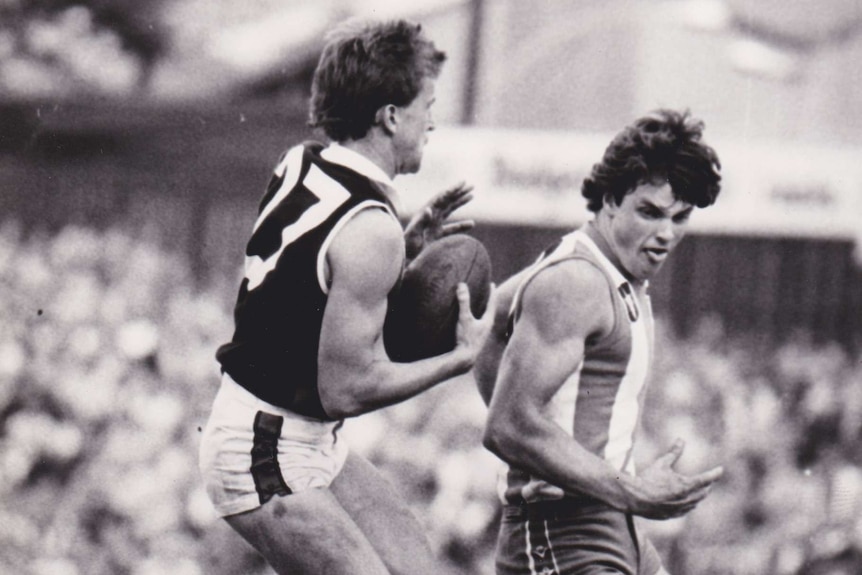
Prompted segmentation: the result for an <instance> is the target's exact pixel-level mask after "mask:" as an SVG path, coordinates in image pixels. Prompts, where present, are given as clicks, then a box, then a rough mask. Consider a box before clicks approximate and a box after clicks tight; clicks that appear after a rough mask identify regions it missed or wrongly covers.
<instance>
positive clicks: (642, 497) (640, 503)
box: [631, 440, 724, 519]
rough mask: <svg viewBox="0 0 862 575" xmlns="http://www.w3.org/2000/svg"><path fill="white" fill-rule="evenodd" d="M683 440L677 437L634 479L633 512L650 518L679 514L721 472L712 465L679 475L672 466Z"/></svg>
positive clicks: (698, 498) (691, 506)
mask: <svg viewBox="0 0 862 575" xmlns="http://www.w3.org/2000/svg"><path fill="white" fill-rule="evenodd" d="M684 448H685V443H684V442H683V441H682V440H677V441H676V442H675V443H674V444H673V446H672V447H671V448H670V450H669V451H668V452H667V453H665V454H664V455H662V456H661V457H659V458H658V459H656V460H655V461H654V462H653V463H652V464H651V465H650V466H649V467H647V468H646V469H644V470H643V472H641V473H640V475H639V476H638V477H637V479H636V480H635V482H636V487H635V489H634V491H635V493H634V495H635V497H634V502H633V504H632V509H631V511H632V513H634V514H635V515H641V516H643V517H648V518H650V519H670V518H673V517H681V516H683V515H685V514H686V513H688V512H689V511H691V510H692V509H694V508H695V507H696V506H697V504H698V503H700V502H701V501H702V500H703V499H704V498H705V497H706V496H707V495H708V494H709V491H710V489H711V487H712V485H713V483H715V482H716V481H718V479H719V478H721V476H722V474H723V473H724V469H723V468H722V467H720V466H719V467H714V468H712V469H710V470H708V471H704V472H703V473H699V474H697V475H682V474H680V473H678V472H677V471H675V470H674V465H675V464H676V462H677V461H678V460H679V458H680V456H681V455H682V451H683V449H684Z"/></svg>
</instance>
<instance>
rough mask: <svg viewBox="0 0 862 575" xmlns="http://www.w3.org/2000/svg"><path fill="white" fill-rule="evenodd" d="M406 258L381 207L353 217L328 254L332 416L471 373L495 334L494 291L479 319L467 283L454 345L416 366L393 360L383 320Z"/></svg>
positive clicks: (326, 404)
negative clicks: (478, 356) (485, 346)
mask: <svg viewBox="0 0 862 575" xmlns="http://www.w3.org/2000/svg"><path fill="white" fill-rule="evenodd" d="M403 262H404V239H403V236H402V230H401V227H400V226H399V225H398V223H397V222H396V221H395V220H394V219H393V218H392V217H391V216H390V215H388V214H387V213H385V212H384V211H382V210H376V209H369V210H364V211H362V212H360V213H359V214H357V215H356V216H354V217H353V218H352V219H351V220H350V221H349V222H348V223H347V224H346V225H345V226H344V227H343V228H342V229H341V230H340V231H339V232H338V234H337V235H336V236H335V239H334V240H333V242H332V243H331V245H330V247H329V249H328V251H327V263H328V270H329V277H330V286H329V295H328V297H327V303H326V309H325V311H324V314H323V325H322V327H321V333H320V346H319V351H318V390H319V392H320V398H321V401H322V403H323V408H324V410H326V413H327V414H328V415H329V416H330V417H333V418H335V419H341V418H344V417H352V416H356V415H360V414H362V413H366V412H369V411H373V410H375V409H378V408H381V407H385V406H387V405H391V404H394V403H398V402H400V401H403V400H405V399H408V398H410V397H412V396H414V395H416V394H418V393H420V392H422V391H425V390H426V389H428V388H430V387H432V386H433V385H435V384H437V383H440V382H442V381H445V380H446V379H449V378H451V377H454V376H456V375H459V374H462V373H465V372H467V371H468V370H469V369H470V368H471V367H472V366H473V363H474V361H475V359H476V355H477V354H478V352H479V349H480V347H481V346H482V343H483V342H484V340H485V338H486V337H487V335H488V332H489V330H490V328H491V322H492V318H493V314H494V302H495V295H494V293H493V290H492V293H491V296H490V298H489V301H488V308H487V310H488V311H486V313H485V315H484V316H483V317H482V318H480V319H476V318H474V317H473V314H472V312H471V311H470V303H469V293H468V292H467V287H466V285H461V286H459V288H458V302H459V307H460V310H459V323H458V330H457V338H456V339H457V341H456V345H455V349H454V350H453V351H451V352H448V353H445V354H443V355H439V356H436V357H432V358H428V359H423V360H420V361H416V362H412V363H394V362H392V361H390V360H389V357H388V356H387V354H386V350H385V347H384V344H383V324H384V321H385V318H386V311H387V306H388V296H389V292H390V291H391V289H392V287H393V286H394V285H395V283H396V282H397V281H398V278H399V276H400V274H401V268H402V265H403Z"/></svg>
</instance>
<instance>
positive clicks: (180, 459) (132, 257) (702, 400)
mask: <svg viewBox="0 0 862 575" xmlns="http://www.w3.org/2000/svg"><path fill="white" fill-rule="evenodd" d="M199 284H200V282H198V281H196V279H195V278H194V277H193V276H192V275H191V268H190V265H189V262H188V261H186V260H185V259H184V257H183V256H180V255H177V254H175V253H172V252H171V251H170V250H168V249H165V248H164V247H160V246H159V245H156V244H155V243H152V242H148V241H145V240H143V239H142V238H140V237H137V236H133V235H130V234H128V233H124V232H122V231H119V230H108V231H95V230H91V229H88V228H79V227H69V228H66V229H64V230H62V231H60V232H59V233H57V234H52V235H35V236H34V235H32V234H30V235H27V236H26V237H25V235H24V234H23V233H22V231H21V230H20V229H19V227H17V226H16V225H15V223H14V222H5V223H0V294H2V296H0V325H2V328H3V329H2V330H0V549H3V553H2V554H0V574H5V573H10V574H12V573H15V574H19V573H21V574H33V575H83V574H88V575H90V574H97V575H98V574H129V575H157V574H159V575H161V574H164V573H174V574H178V575H203V574H216V575H219V574H224V575H227V574H233V573H259V574H261V575H263V574H266V573H270V571H268V568H267V567H265V566H264V565H263V564H262V562H261V561H260V560H259V559H258V558H257V556H256V555H255V553H254V552H253V551H251V550H250V548H249V547H248V546H246V545H245V543H243V542H242V541H240V540H239V538H238V537H237V536H235V535H234V534H233V533H232V532H231V531H230V530H229V529H228V528H227V527H226V526H224V525H223V524H222V523H221V522H220V521H218V520H216V518H215V515H214V513H213V511H212V509H211V507H210V504H209V501H208V500H207V498H206V496H205V494H204V493H203V491H202V489H201V486H200V482H199V480H198V474H197V441H198V437H199V433H200V427H201V426H202V425H203V424H204V421H205V418H206V415H207V412H208V409H209V404H210V402H211V400H212V398H213V396H214V393H215V390H216V386H217V384H218V369H217V364H216V362H215V360H214V355H213V354H214V351H215V349H216V347H217V346H218V345H219V344H220V343H221V342H223V341H224V340H225V339H226V338H228V337H229V336H230V333H231V329H232V323H231V311H230V304H231V301H232V298H233V295H234V294H233V293H232V290H233V289H235V286H230V290H231V292H230V293H227V292H226V290H227V288H224V287H221V288H219V287H214V286H213V287H207V286H201V285H199ZM226 285H229V282H227V284H226ZM659 336H660V341H659V343H658V347H657V351H658V363H657V365H656V370H655V378H654V381H653V385H652V388H651V391H650V395H649V399H648V401H649V405H648V409H647V412H646V417H645V421H644V430H643V433H642V444H641V452H640V453H639V459H640V460H641V462H647V461H649V460H650V459H651V458H653V457H656V456H658V455H659V454H661V453H662V452H663V450H665V449H667V448H668V447H669V446H670V444H671V443H672V442H673V440H674V439H675V438H677V437H681V438H683V439H684V440H685V441H686V449H685V452H684V454H683V457H682V459H681V460H680V467H681V468H682V469H684V470H690V471H696V470H701V469H704V468H706V467H711V466H712V465H715V464H722V465H723V466H724V467H725V476H724V478H723V479H722V481H721V482H720V483H719V484H718V485H717V486H716V488H715V489H714V490H713V492H712V494H711V495H710V497H709V498H708V499H707V500H706V501H705V502H703V503H702V504H701V505H700V506H699V507H698V508H697V509H696V510H695V511H694V512H693V513H692V514H691V515H689V516H688V517H686V518H683V519H678V520H673V521H666V522H645V523H644V527H645V529H647V530H648V531H649V532H650V533H651V536H652V537H653V538H654V540H655V542H656V544H657V546H658V547H659V549H660V551H661V552H662V554H663V556H664V558H665V561H666V563H667V566H668V568H669V570H670V571H671V572H672V573H676V574H677V575H682V574H690V575H725V574H727V575H730V574H733V575H747V574H751V575H755V574H756V575H763V574H774V575H803V574H804V575H814V574H817V575H826V574H830V575H851V574H853V575H858V573H862V363H860V354H859V352H858V350H857V351H856V352H852V351H850V350H847V349H845V348H844V347H842V346H841V345H840V344H839V342H825V343H824V342H813V341H811V340H809V339H807V338H806V336H805V334H804V333H800V334H792V335H791V334H788V336H787V338H786V340H785V341H782V342H781V343H780V344H779V343H776V342H772V341H763V340H762V339H759V338H757V337H755V336H752V337H750V338H742V337H729V336H727V335H726V334H725V332H724V330H723V329H722V326H721V324H720V322H719V321H718V320H714V319H713V320H705V321H704V322H703V324H702V328H701V329H700V330H699V331H698V332H697V333H694V334H691V335H689V336H687V337H685V338H680V337H676V336H674V335H673V334H672V333H670V332H669V331H668V330H666V329H662V326H661V325H660V326H659ZM484 417H485V407H484V405H483V404H482V402H481V401H480V399H479V396H478V393H477V392H476V390H475V387H474V385H473V382H472V381H471V380H470V378H469V377H463V378H459V379H457V380H453V381H451V382H447V383H445V384H443V385H441V386H440V387H438V388H437V389H434V390H432V391H431V392H429V393H427V394H424V395H422V396H419V397H417V398H415V399H413V400H410V401H408V402H406V403H404V404H401V405H398V406H394V407H391V408H387V409H384V410H381V411H379V412H376V413H373V414H369V415H366V416H363V417H361V418H358V419H357V420H355V421H349V422H348V423H347V428H348V433H347V434H346V435H347V437H348V440H349V441H350V443H351V445H352V446H353V448H354V449H357V450H360V451H361V452H362V453H364V454H366V455H367V456H368V457H369V458H371V459H372V461H374V462H375V463H377V464H378V465H379V466H380V467H381V468H382V469H383V470H384V472H385V473H386V474H387V475H388V476H389V477H390V478H391V479H392V481H393V482H394V483H395V484H396V485H398V486H399V488H401V489H402V490H404V492H405V495H406V496H407V499H408V500H409V501H410V502H411V503H412V504H413V505H414V509H415V511H416V514H417V516H418V517H419V518H420V520H421V521H422V522H423V523H424V524H425V525H426V526H427V529H428V532H429V534H430V537H431V540H432V543H433V545H434V546H435V548H436V549H438V551H439V552H440V554H441V555H442V556H444V557H446V558H447V560H448V561H449V562H450V563H451V565H452V566H453V568H455V569H456V570H459V571H460V572H463V573H479V574H488V575H490V574H491V573H492V556H493V545H494V539H495V536H496V527H497V521H498V518H499V509H498V506H497V498H496V474H497V472H498V469H499V466H500V463H499V462H498V461H497V460H496V459H495V458H494V457H493V456H492V455H490V454H489V453H488V452H487V451H485V450H484V449H483V448H482V446H481V434H482V424H483V422H484Z"/></svg>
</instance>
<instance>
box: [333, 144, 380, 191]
mask: <svg viewBox="0 0 862 575" xmlns="http://www.w3.org/2000/svg"><path fill="white" fill-rule="evenodd" d="M320 155H321V157H323V159H324V160H326V161H327V162H332V163H333V164H340V165H342V166H344V167H345V168H350V169H351V170H353V171H354V172H358V173H360V174H362V175H363V176H365V177H366V178H371V179H372V180H377V181H378V182H381V183H384V184H386V185H387V186H390V187H392V188H395V184H394V183H393V182H392V178H390V177H389V176H388V175H387V174H386V172H384V171H383V170H382V169H381V168H380V166H378V165H377V164H375V163H374V162H372V161H371V160H369V159H368V158H366V157H365V156H363V155H362V154H360V153H359V152H357V151H355V150H351V149H350V148H347V147H344V146H342V145H341V144H339V143H338V142H333V143H331V144H329V146H327V147H326V148H325V149H324V150H323V151H322V152H321V153H320Z"/></svg>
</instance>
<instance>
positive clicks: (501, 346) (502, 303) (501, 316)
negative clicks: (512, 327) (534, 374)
mask: <svg viewBox="0 0 862 575" xmlns="http://www.w3.org/2000/svg"><path fill="white" fill-rule="evenodd" d="M529 271H530V268H527V269H525V270H522V271H520V272H518V273H517V274H515V275H513V276H512V277H510V278H509V279H507V280H506V281H504V282H503V283H502V284H501V285H500V286H499V287H498V288H497V312H496V314H494V325H493V327H492V328H491V333H490V335H488V339H486V340H485V345H484V346H483V347H482V350H481V351H480V352H479V357H477V358H476V365H475V366H474V367H473V377H474V379H475V380H476V387H477V388H478V389H479V395H480V396H481V397H482V401H484V402H485V405H489V404H490V403H491V395H492V394H493V393H494V383H495V382H496V381H497V373H498V371H499V369H500V361H501V359H502V357H503V351H504V350H505V349H506V343H507V342H508V341H509V333H508V330H509V313H510V309H511V307H512V301H513V300H514V299H515V293H516V292H517V290H518V286H519V285H520V283H521V281H522V279H523V277H524V276H525V275H526V274H527V272H529Z"/></svg>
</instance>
